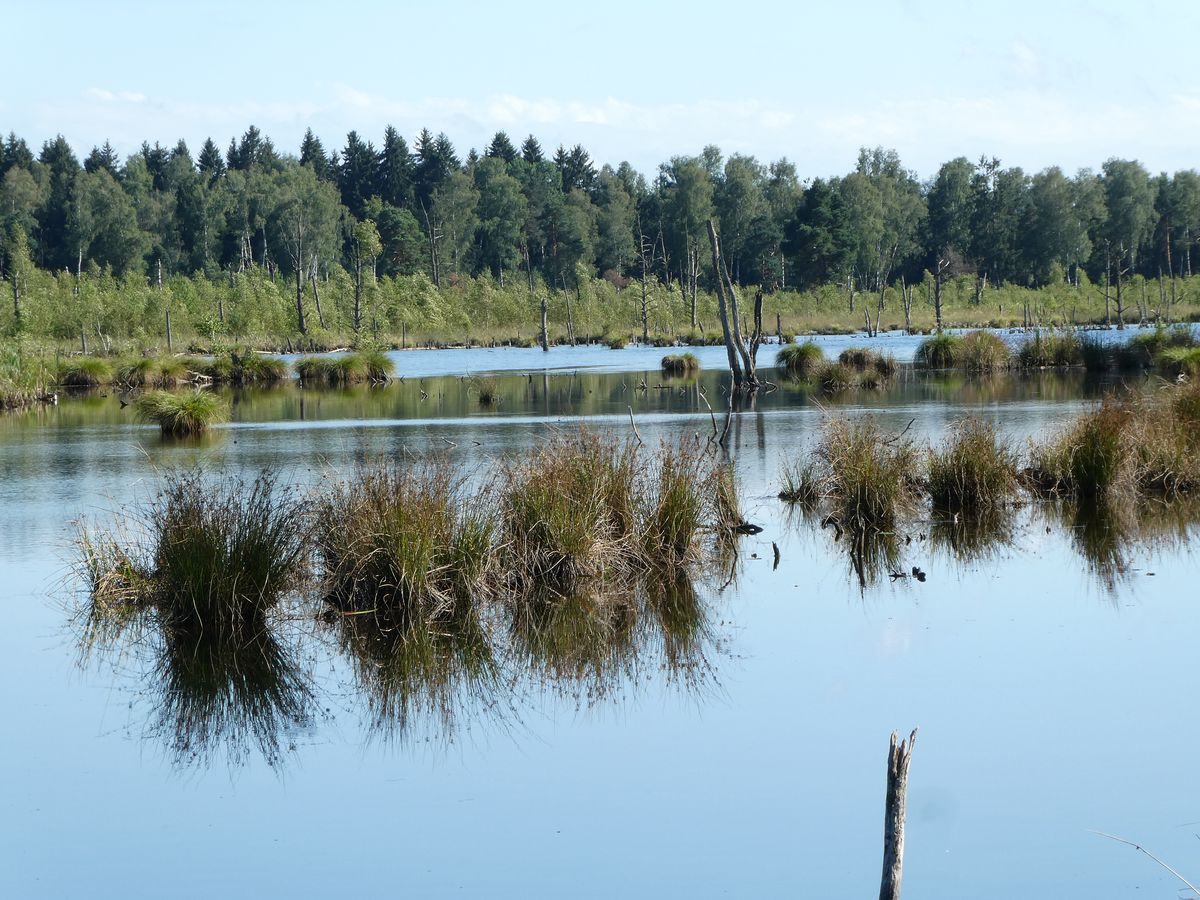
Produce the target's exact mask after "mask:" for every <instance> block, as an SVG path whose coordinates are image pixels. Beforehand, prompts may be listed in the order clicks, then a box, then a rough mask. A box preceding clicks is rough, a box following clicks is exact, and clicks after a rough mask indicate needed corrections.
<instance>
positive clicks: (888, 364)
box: [838, 347, 896, 380]
mask: <svg viewBox="0 0 1200 900" xmlns="http://www.w3.org/2000/svg"><path fill="white" fill-rule="evenodd" d="M838 362H839V363H840V364H842V365H843V366H847V367H848V368H851V369H853V370H854V371H856V372H859V373H860V374H864V375H865V374H868V373H869V374H873V375H875V376H878V379H880V380H887V379H889V378H891V377H893V376H894V375H895V374H896V358H895V357H894V356H892V355H891V354H890V353H880V352H879V351H878V350H872V349H871V348H870V347H847V348H846V349H845V350H843V351H842V352H841V353H840V354H838Z"/></svg>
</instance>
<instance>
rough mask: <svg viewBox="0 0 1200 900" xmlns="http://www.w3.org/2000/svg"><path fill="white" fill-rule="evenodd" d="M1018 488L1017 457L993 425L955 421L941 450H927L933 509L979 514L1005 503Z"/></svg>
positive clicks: (966, 420) (972, 420) (980, 422)
mask: <svg viewBox="0 0 1200 900" xmlns="http://www.w3.org/2000/svg"><path fill="white" fill-rule="evenodd" d="M1016 487H1017V458H1016V454H1015V453H1014V452H1013V450H1012V448H1011V447H1010V446H1009V444H1008V443H1007V442H1006V441H1005V440H1003V439H1002V438H1001V437H999V436H998V435H997V434H996V429H995V426H993V425H992V424H991V423H989V422H984V421H983V420H982V419H978V418H975V417H968V418H965V419H960V420H959V421H957V422H955V423H954V424H953V425H952V426H951V428H950V435H949V438H948V440H947V441H946V442H945V444H943V445H942V447H940V448H937V449H931V450H930V451H929V480H928V489H929V495H930V497H931V499H932V500H933V505H934V508H935V509H939V510H943V511H946V512H966V513H972V514H978V513H980V512H982V511H986V510H990V509H996V508H998V507H1000V506H1002V505H1003V504H1004V503H1006V502H1007V501H1008V500H1009V499H1010V498H1011V497H1012V494H1013V491H1014V490H1015V489H1016Z"/></svg>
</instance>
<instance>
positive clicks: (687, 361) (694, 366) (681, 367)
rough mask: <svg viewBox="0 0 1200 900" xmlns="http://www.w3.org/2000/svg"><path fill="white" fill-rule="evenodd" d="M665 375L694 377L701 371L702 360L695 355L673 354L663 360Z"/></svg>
mask: <svg viewBox="0 0 1200 900" xmlns="http://www.w3.org/2000/svg"><path fill="white" fill-rule="evenodd" d="M662 371H663V374H664V375H693V374H695V373H696V372H699V371H700V360H698V359H696V354H694V353H672V354H669V355H667V356H664V357H663V358H662Z"/></svg>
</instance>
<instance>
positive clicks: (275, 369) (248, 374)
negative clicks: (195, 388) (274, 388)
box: [199, 350, 288, 387]
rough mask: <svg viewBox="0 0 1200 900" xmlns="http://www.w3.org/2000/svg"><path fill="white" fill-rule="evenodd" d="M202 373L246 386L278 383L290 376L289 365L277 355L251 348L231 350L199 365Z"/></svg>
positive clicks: (227, 382) (213, 378) (218, 380)
mask: <svg viewBox="0 0 1200 900" xmlns="http://www.w3.org/2000/svg"><path fill="white" fill-rule="evenodd" d="M199 370H200V372H201V374H203V375H205V376H207V377H208V378H211V379H212V380H213V381H214V382H217V383H221V384H232V385H236V386H238V387H244V386H246V385H251V384H277V383H278V382H280V381H283V380H285V379H286V378H287V377H288V365H287V363H286V362H284V361H283V360H282V359H280V358H279V357H277V356H267V355H265V354H261V353H255V352H253V351H250V350H242V351H239V350H231V351H230V352H229V354H228V355H226V356H217V357H214V358H213V359H212V360H210V361H209V362H207V363H204V364H203V365H201V366H200V367H199Z"/></svg>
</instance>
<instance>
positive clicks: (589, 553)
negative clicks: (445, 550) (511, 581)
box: [500, 432, 638, 590]
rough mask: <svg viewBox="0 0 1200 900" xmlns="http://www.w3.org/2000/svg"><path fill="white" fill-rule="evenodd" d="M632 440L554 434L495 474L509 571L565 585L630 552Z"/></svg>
mask: <svg viewBox="0 0 1200 900" xmlns="http://www.w3.org/2000/svg"><path fill="white" fill-rule="evenodd" d="M636 458H637V452H636V450H635V447H634V445H633V444H631V443H629V442H618V441H616V440H615V439H612V438H606V437H600V436H598V435H595V434H591V433H588V432H580V433H579V434H577V435H574V436H569V437H567V436H563V437H558V438H555V439H554V440H552V441H551V442H549V443H548V444H546V445H543V446H542V447H541V448H539V449H536V450H535V451H534V452H533V453H531V454H529V455H528V456H526V457H525V458H524V459H521V460H512V461H510V462H509V463H508V464H507V465H506V466H505V467H504V469H503V471H502V473H501V476H500V480H501V490H500V497H501V500H500V509H501V512H500V521H501V530H502V534H503V541H504V545H505V548H506V552H507V554H508V556H509V564H510V568H511V570H512V571H513V572H514V573H516V574H517V575H518V577H519V578H521V579H522V580H524V581H525V582H527V583H531V584H544V585H549V586H550V587H553V588H557V589H562V590H570V589H572V588H573V587H574V586H576V585H577V584H578V583H579V582H580V581H581V580H583V579H585V578H589V577H595V576H601V575H603V574H604V573H606V572H607V571H609V570H614V571H621V570H627V569H628V568H629V567H630V566H631V565H632V564H633V563H634V559H635V557H636V555H637V550H636V541H635V540H634V538H635V527H636V524H637V514H638V508H637V506H638V504H637V493H636V478H637V469H636Z"/></svg>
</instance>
